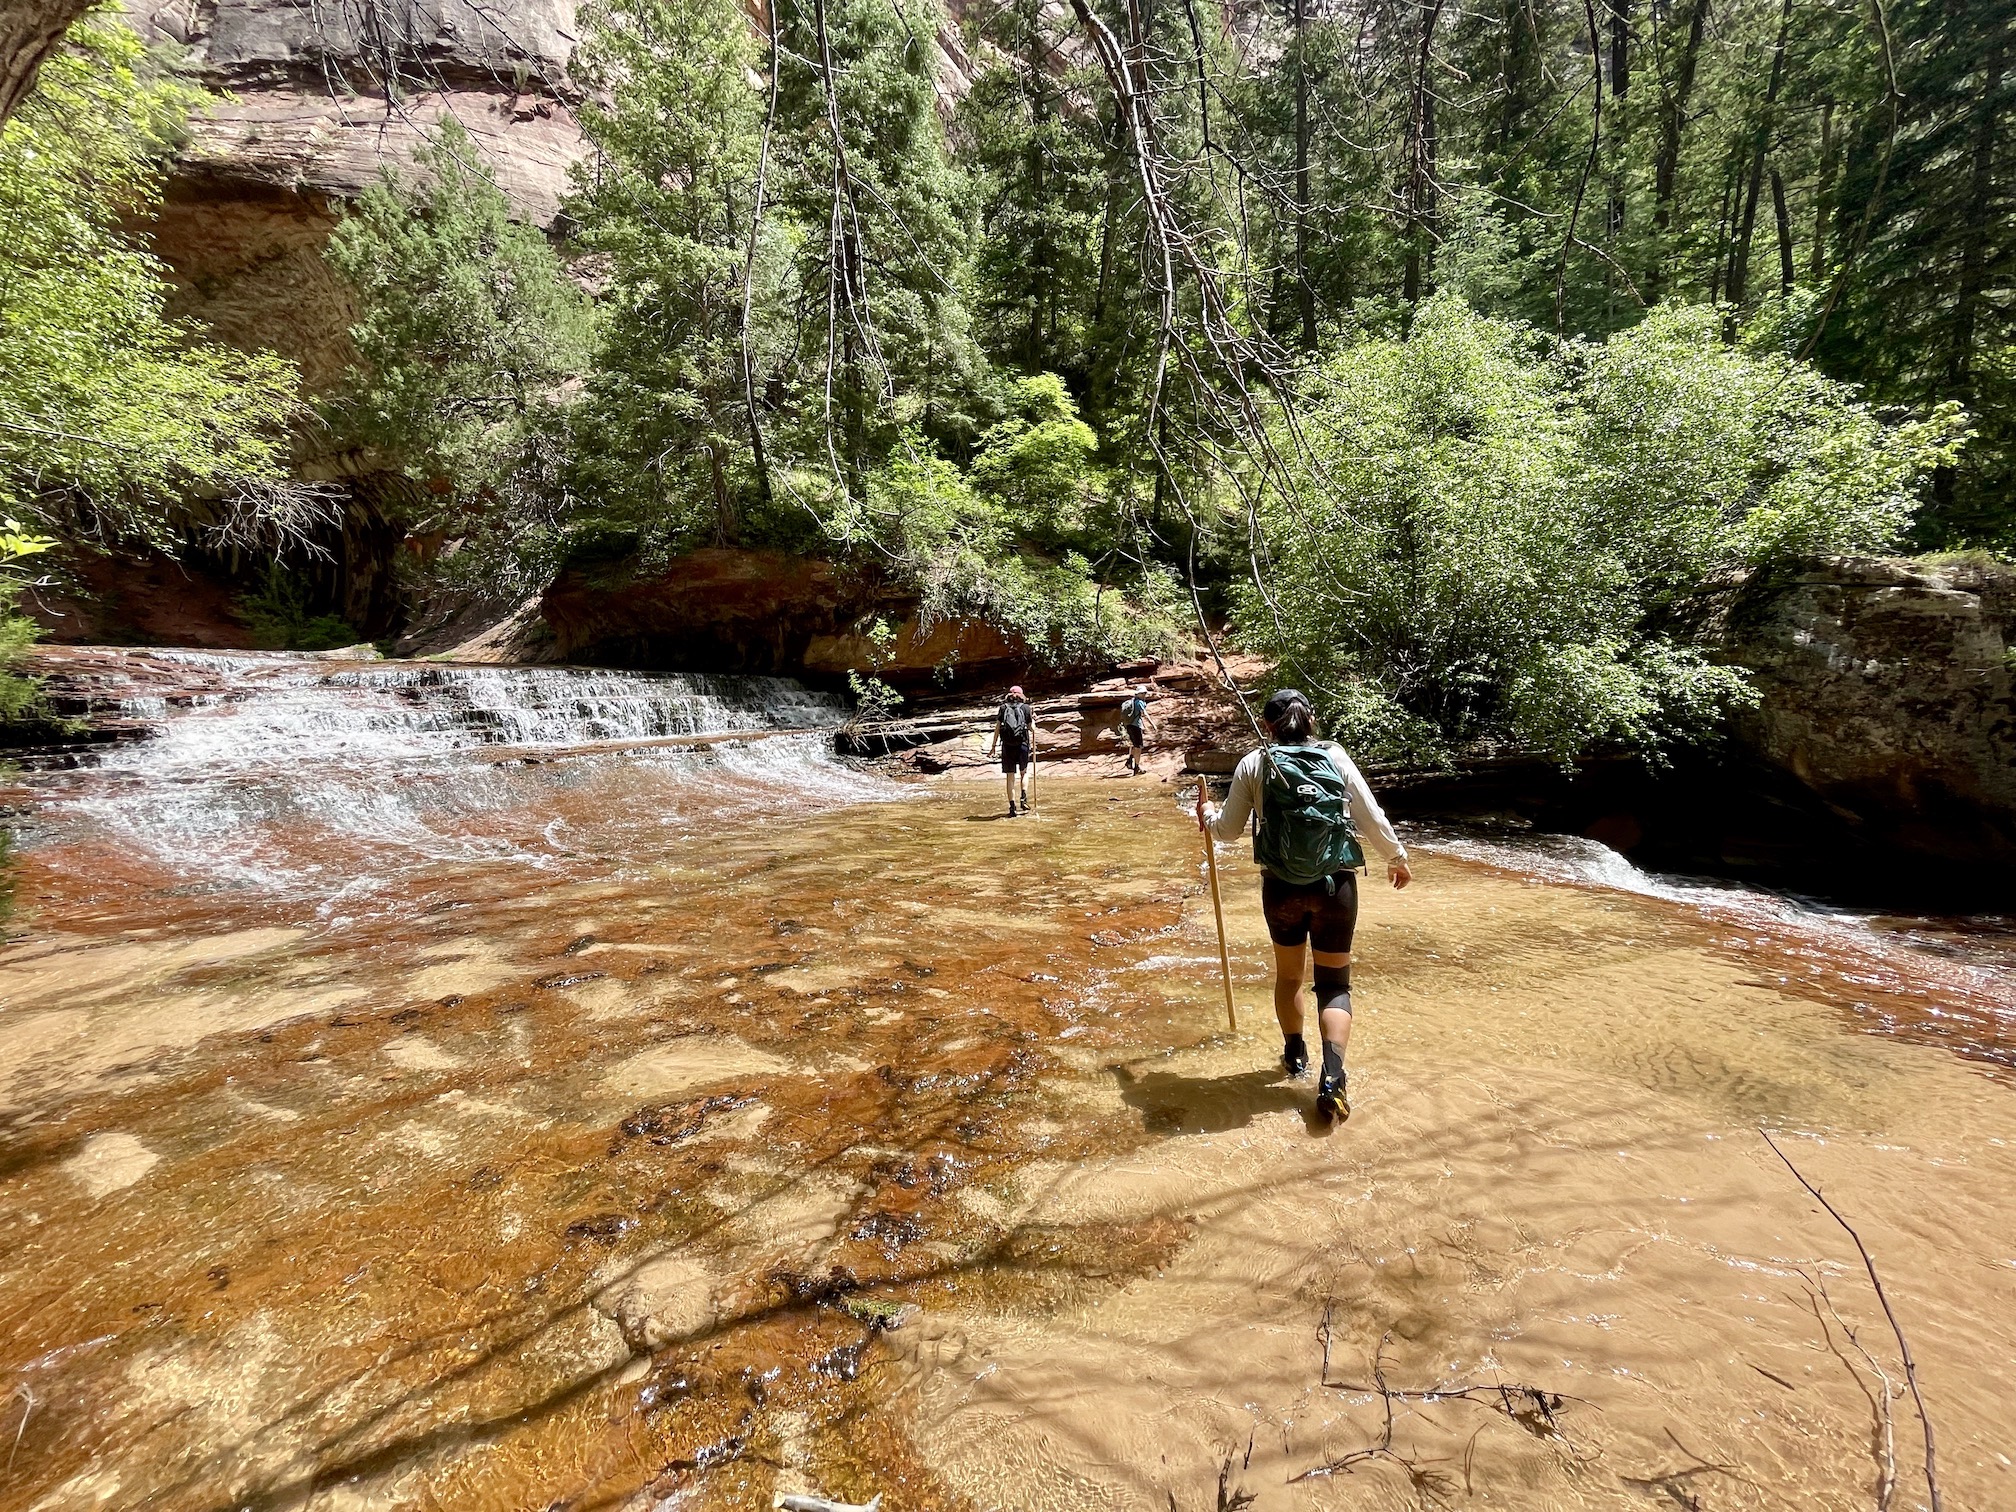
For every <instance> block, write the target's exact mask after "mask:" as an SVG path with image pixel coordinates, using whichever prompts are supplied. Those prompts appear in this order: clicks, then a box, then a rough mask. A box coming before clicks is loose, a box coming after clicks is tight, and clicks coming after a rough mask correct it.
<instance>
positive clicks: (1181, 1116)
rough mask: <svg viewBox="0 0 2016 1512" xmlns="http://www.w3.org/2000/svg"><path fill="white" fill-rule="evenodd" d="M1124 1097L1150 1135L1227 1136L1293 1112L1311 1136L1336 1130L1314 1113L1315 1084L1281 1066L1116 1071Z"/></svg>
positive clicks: (1121, 1067)
mask: <svg viewBox="0 0 2016 1512" xmlns="http://www.w3.org/2000/svg"><path fill="white" fill-rule="evenodd" d="M1113 1077H1114V1080H1115V1081H1117V1082H1118V1083H1119V1084H1120V1098H1121V1101H1123V1102H1125V1103H1126V1104H1127V1105H1128V1106H1129V1107H1131V1108H1137V1109H1139V1110H1140V1112H1141V1116H1142V1119H1143V1122H1144V1124H1145V1127H1146V1129H1147V1131H1148V1132H1149V1133H1150V1134H1224V1133H1227V1132H1228V1131H1230V1130H1233V1129H1244V1128H1247V1127H1249V1126H1250V1125H1251V1124H1252V1122H1253V1120H1254V1119H1255V1118H1257V1117H1259V1116H1260V1115H1262V1114H1266V1113H1286V1112H1295V1113H1300V1114H1301V1115H1302V1121H1303V1123H1304V1124H1305V1125H1307V1127H1308V1130H1309V1132H1310V1133H1311V1134H1313V1135H1319V1136H1321V1135H1327V1134H1330V1133H1332V1132H1334V1129H1333V1126H1332V1125H1331V1124H1330V1122H1329V1121H1328V1120H1327V1119H1324V1118H1322V1117H1320V1116H1319V1115H1318V1114H1317V1112H1316V1103H1315V1096H1316V1094H1315V1091H1314V1083H1313V1082H1311V1081H1309V1080H1307V1079H1304V1080H1300V1081H1292V1080H1290V1079H1289V1078H1288V1077H1287V1076H1286V1075H1285V1074H1284V1073H1283V1072H1282V1070H1281V1068H1280V1067H1279V1066H1270V1067H1266V1068H1264V1069H1262V1070H1258V1071H1242V1072H1239V1073H1238V1074H1236V1075H1233V1076H1182V1075H1179V1074H1177V1073H1175V1072H1173V1071H1150V1072H1146V1073H1143V1074H1137V1073H1136V1072H1135V1071H1133V1070H1132V1069H1131V1068H1129V1067H1127V1066H1115V1067H1114V1068H1113Z"/></svg>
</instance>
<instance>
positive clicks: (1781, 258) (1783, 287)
mask: <svg viewBox="0 0 2016 1512" xmlns="http://www.w3.org/2000/svg"><path fill="white" fill-rule="evenodd" d="M1771 213H1772V214H1773V215H1774V216H1776V217H1777V219H1778V292H1779V293H1780V294H1783V295H1787V296H1788V297H1789V296H1790V294H1791V293H1792V285H1793V282H1794V281H1795V279H1796V277H1797V274H1796V273H1795V272H1794V270H1793V266H1792V215H1791V212H1790V211H1788V210H1787V209H1786V208H1785V176H1784V175H1783V174H1781V173H1780V172H1779V171H1778V169H1777V167H1776V165H1773V167H1772V169H1771Z"/></svg>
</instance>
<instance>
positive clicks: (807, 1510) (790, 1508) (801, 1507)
mask: <svg viewBox="0 0 2016 1512" xmlns="http://www.w3.org/2000/svg"><path fill="white" fill-rule="evenodd" d="M776 1505H777V1507H778V1509H779V1512H876V1509H877V1508H878V1507H880V1506H881V1505H882V1493H881V1492H880V1491H877V1492H876V1493H875V1496H874V1499H873V1500H872V1501H865V1502H838V1501H829V1500H828V1499H827V1498H825V1497H823V1496H780V1497H778V1498H777V1502H776Z"/></svg>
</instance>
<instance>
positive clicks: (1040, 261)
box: [1022, 16, 1058, 373]
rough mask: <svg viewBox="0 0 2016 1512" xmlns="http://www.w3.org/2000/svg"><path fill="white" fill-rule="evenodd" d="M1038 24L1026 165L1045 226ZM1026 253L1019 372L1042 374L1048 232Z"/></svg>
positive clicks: (1049, 295)
mask: <svg viewBox="0 0 2016 1512" xmlns="http://www.w3.org/2000/svg"><path fill="white" fill-rule="evenodd" d="M1037 25H1038V17H1036V16H1031V17H1030V18H1029V21H1028V26H1029V63H1028V80H1029V83H1028V94H1029V152H1028V166H1029V203H1030V205H1031V206H1032V207H1033V208H1034V209H1035V211H1036V216H1037V224H1038V225H1039V226H1040V225H1042V224H1044V217H1043V193H1044V187H1045V186H1044V181H1043V127H1044V125H1045V124H1046V122H1047V121H1048V120H1049V115H1050V110H1049V106H1050V101H1049V98H1048V97H1047V96H1046V95H1045V93H1044V90H1043V83H1044V80H1045V78H1046V77H1047V71H1046V69H1045V68H1044V63H1043V49H1042V46H1041V33H1040V32H1039V31H1038V30H1037ZM1029 252H1030V269H1031V271H1032V272H1033V273H1035V275H1036V277H1035V279H1034V280H1033V288H1034V293H1032V295H1031V296H1030V300H1029V329H1028V332H1027V333H1026V335H1025V336H1024V339H1023V343H1022V346H1023V350H1022V370H1023V371H1024V372H1026V373H1037V372H1041V371H1042V368H1043V327H1044V314H1045V310H1044V306H1045V305H1046V304H1049V305H1052V306H1053V307H1054V303H1055V300H1056V297H1057V296H1056V287H1057V282H1058V280H1057V279H1056V278H1055V277H1046V276H1045V275H1046V274H1047V273H1048V272H1049V270H1050V268H1051V266H1052V264H1053V262H1054V257H1053V255H1052V248H1051V246H1050V238H1049V236H1048V234H1047V233H1039V234H1038V235H1037V237H1036V245H1035V246H1033V247H1031V248H1030V249H1029ZM1050 324H1051V327H1052V328H1053V329H1054V328H1055V324H1056V322H1055V319H1054V317H1053V318H1052V320H1051V322H1050Z"/></svg>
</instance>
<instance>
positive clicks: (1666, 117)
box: [1645, 0, 1709, 304]
mask: <svg viewBox="0 0 2016 1512" xmlns="http://www.w3.org/2000/svg"><path fill="white" fill-rule="evenodd" d="M1708 6H1709V0H1694V4H1693V8H1692V9H1691V10H1690V11H1689V12H1688V16H1687V41H1686V42H1685V43H1684V44H1683V45H1682V47H1681V49H1680V64H1679V67H1678V69H1677V70H1676V71H1675V72H1674V76H1673V78H1672V80H1671V81H1670V82H1668V81H1666V80H1665V79H1663V78H1662V79H1661V81H1660V91H1659V147H1658V150H1657V151H1656V152H1655V153H1654V154H1653V158H1652V229H1653V231H1654V232H1655V233H1657V234H1656V235H1655V237H1654V241H1653V248H1652V265H1651V266H1650V267H1649V268H1647V269H1646V270H1645V299H1646V302H1647V303H1648V304H1656V303H1657V302H1658V299H1659V291H1660V288H1661V286H1662V284H1663V283H1664V282H1665V275H1666V247H1665V243H1666V239H1667V237H1668V235H1669V234H1670V233H1671V232H1672V230H1673V196H1674V191H1675V189H1676V187H1677V186H1678V184H1679V179H1680V141H1681V135H1682V133H1683V132H1684V130H1685V129H1686V125H1687V102H1688V100H1689V99H1690V98H1692V96H1693V94H1694V73H1695V68H1696V66H1697V65H1698V64H1699V62H1700V60H1701V37H1702V34H1703V33H1704V32H1705V30H1706V29H1707V25H1708Z"/></svg>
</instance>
